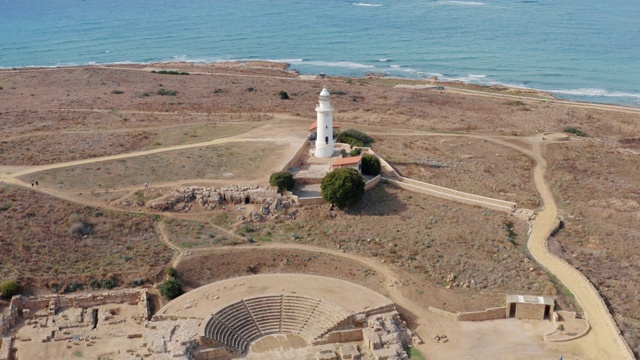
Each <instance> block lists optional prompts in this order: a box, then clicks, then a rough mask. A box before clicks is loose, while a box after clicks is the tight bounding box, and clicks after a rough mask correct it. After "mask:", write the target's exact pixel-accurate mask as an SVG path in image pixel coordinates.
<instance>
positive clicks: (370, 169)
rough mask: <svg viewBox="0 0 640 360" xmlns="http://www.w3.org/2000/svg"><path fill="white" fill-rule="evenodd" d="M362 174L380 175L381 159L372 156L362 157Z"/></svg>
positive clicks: (365, 155)
mask: <svg viewBox="0 0 640 360" xmlns="http://www.w3.org/2000/svg"><path fill="white" fill-rule="evenodd" d="M362 173H363V174H365V175H373V176H378V175H380V159H378V158H377V157H375V156H373V155H371V154H364V155H362Z"/></svg>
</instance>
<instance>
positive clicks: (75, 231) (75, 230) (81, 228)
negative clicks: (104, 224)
mask: <svg viewBox="0 0 640 360" xmlns="http://www.w3.org/2000/svg"><path fill="white" fill-rule="evenodd" d="M67 222H68V223H69V233H70V234H71V235H76V236H78V237H83V236H85V235H91V234H93V224H91V223H89V222H86V221H85V220H84V219H83V218H82V216H80V214H71V215H70V216H69V218H68V219H67Z"/></svg>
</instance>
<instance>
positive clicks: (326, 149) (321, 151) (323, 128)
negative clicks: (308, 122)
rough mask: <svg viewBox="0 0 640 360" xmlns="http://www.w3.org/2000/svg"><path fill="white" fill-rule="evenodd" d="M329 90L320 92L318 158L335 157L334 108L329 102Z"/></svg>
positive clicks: (324, 89)
mask: <svg viewBox="0 0 640 360" xmlns="http://www.w3.org/2000/svg"><path fill="white" fill-rule="evenodd" d="M330 95H331V93H329V90H327V88H326V87H325V88H323V89H322V91H321V92H320V96H319V99H320V101H319V102H318V106H316V113H318V120H317V126H318V127H317V130H316V131H317V137H316V157H319V158H329V157H331V155H333V145H334V143H333V106H331V102H329V96H330Z"/></svg>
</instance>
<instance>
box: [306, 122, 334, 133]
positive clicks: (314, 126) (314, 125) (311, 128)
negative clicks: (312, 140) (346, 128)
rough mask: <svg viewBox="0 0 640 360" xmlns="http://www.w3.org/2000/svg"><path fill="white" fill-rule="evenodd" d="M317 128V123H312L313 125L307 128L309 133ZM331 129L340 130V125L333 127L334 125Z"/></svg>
mask: <svg viewBox="0 0 640 360" xmlns="http://www.w3.org/2000/svg"><path fill="white" fill-rule="evenodd" d="M317 128H318V123H317V122H314V123H313V124H311V126H310V127H309V131H313V130H315V129H317ZM333 128H334V129H340V125H335V124H334V125H333Z"/></svg>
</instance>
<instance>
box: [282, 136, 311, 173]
mask: <svg viewBox="0 0 640 360" xmlns="http://www.w3.org/2000/svg"><path fill="white" fill-rule="evenodd" d="M309 144H310V142H309V139H304V140H303V141H302V144H300V146H299V147H298V149H297V150H296V152H295V153H294V154H293V156H291V158H289V160H288V161H287V162H286V163H285V164H284V165H283V166H282V169H280V171H289V168H292V167H296V166H295V165H296V164H297V163H298V161H300V157H301V156H302V154H304V153H306V152H307V151H308V149H309Z"/></svg>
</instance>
